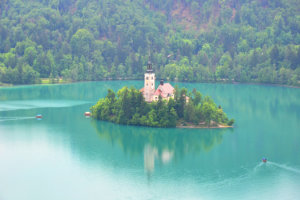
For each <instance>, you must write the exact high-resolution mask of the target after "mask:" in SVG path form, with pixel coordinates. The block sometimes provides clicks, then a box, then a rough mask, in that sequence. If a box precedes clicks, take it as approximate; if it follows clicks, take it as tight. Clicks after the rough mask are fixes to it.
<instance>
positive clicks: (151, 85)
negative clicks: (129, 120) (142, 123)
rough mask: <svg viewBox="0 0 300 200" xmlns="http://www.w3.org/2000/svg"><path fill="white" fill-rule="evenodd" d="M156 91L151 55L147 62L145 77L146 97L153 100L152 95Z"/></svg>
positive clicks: (147, 99) (148, 100)
mask: <svg viewBox="0 0 300 200" xmlns="http://www.w3.org/2000/svg"><path fill="white" fill-rule="evenodd" d="M154 92H155V73H154V72H153V69H152V63H151V61H150V56H149V60H148V64H147V70H146V73H145V78H144V97H145V100H146V101H147V102H151V101H152V97H153V95H154Z"/></svg>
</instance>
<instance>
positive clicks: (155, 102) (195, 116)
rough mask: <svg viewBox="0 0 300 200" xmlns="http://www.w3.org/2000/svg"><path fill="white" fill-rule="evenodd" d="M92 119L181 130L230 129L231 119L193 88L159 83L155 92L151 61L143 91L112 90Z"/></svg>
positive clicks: (132, 88) (133, 89)
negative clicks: (190, 89) (191, 89)
mask: <svg viewBox="0 0 300 200" xmlns="http://www.w3.org/2000/svg"><path fill="white" fill-rule="evenodd" d="M90 110H91V115H92V117H94V118H96V119H99V120H105V121H111V122H114V123H118V124H127V125H138V126H151V127H178V128H227V127H232V125H233V123H234V120H233V119H231V120H229V119H228V117H227V115H226V114H225V113H224V112H223V109H222V107H221V106H217V105H216V104H215V102H214V101H213V100H212V98H210V97H208V96H205V97H202V94H201V93H200V92H199V91H197V90H196V89H193V91H192V92H189V91H188V90H187V89H186V88H178V87H177V86H176V87H175V88H173V86H172V85H171V84H170V83H164V81H163V80H161V81H160V84H159V86H158V88H157V89H156V90H155V73H154V71H153V69H152V64H151V62H150V61H149V62H148V65H147V70H146V73H145V76H144V88H142V89H140V90H138V89H136V88H134V87H131V88H128V87H123V88H122V89H120V90H119V91H118V92H117V94H115V92H114V91H113V90H111V89H109V90H108V94H107V96H106V97H105V98H102V99H100V100H99V101H98V102H97V104H96V105H94V106H92V107H91V108H90Z"/></svg>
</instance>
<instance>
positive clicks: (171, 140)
mask: <svg viewBox="0 0 300 200" xmlns="http://www.w3.org/2000/svg"><path fill="white" fill-rule="evenodd" d="M92 124H93V126H94V127H95V129H96V132H97V134H98V136H99V137H100V138H101V139H105V140H107V141H108V142H109V143H111V144H118V146H119V147H120V148H121V149H122V151H123V152H124V153H125V154H129V155H133V156H137V155H140V156H142V155H143V157H144V169H145V172H146V173H147V175H148V176H150V175H151V174H152V173H154V171H155V166H156V164H157V163H159V164H161V165H166V164H168V163H171V162H172V161H173V160H176V162H178V161H179V162H180V160H182V159H183V158H184V157H185V156H186V155H187V154H190V153H193V154H201V153H205V152H208V151H210V150H211V149H212V148H213V147H214V146H216V145H217V144H220V143H221V142H222V139H223V134H224V133H225V132H228V131H230V129H178V128H148V127H139V126H123V125H118V124H113V123H109V122H103V121H101V122H99V121H96V120H92Z"/></svg>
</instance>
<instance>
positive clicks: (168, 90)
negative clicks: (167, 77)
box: [154, 83, 174, 98]
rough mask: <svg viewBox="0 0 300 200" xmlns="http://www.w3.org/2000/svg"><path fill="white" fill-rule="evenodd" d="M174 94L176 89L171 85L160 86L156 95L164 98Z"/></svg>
mask: <svg viewBox="0 0 300 200" xmlns="http://www.w3.org/2000/svg"><path fill="white" fill-rule="evenodd" d="M173 93H174V88H173V86H172V85H171V84H170V83H164V84H160V85H159V86H158V88H157V90H156V91H155V93H154V95H161V96H162V97H163V98H166V97H168V96H171V95H172V94H173Z"/></svg>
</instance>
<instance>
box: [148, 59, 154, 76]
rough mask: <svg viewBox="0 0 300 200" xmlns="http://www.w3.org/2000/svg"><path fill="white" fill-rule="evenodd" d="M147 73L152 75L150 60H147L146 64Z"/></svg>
mask: <svg viewBox="0 0 300 200" xmlns="http://www.w3.org/2000/svg"><path fill="white" fill-rule="evenodd" d="M147 73H153V69H152V63H151V61H150V59H149V60H148V64H147Z"/></svg>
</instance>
